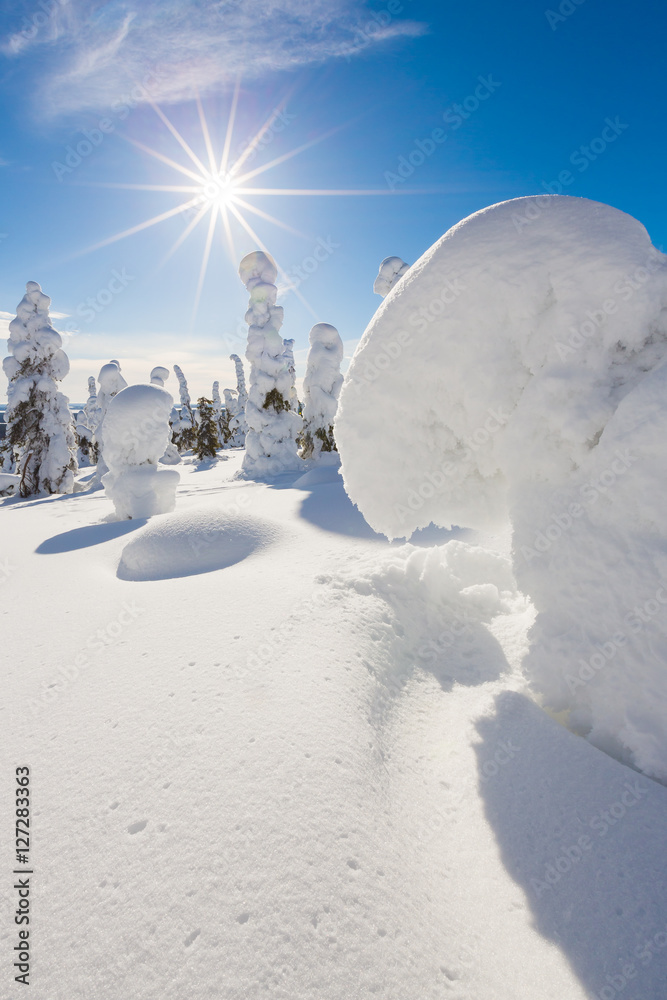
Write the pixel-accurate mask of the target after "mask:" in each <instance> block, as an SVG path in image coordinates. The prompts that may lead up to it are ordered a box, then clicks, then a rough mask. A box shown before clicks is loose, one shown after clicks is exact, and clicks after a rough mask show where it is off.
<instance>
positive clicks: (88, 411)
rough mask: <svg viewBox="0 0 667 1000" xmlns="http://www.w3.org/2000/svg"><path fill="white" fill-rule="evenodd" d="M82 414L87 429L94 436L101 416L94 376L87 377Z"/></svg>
mask: <svg viewBox="0 0 667 1000" xmlns="http://www.w3.org/2000/svg"><path fill="white" fill-rule="evenodd" d="M83 412H84V414H85V418H86V427H89V428H90V430H91V431H92V432H93V434H95V431H96V430H97V427H98V425H99V423H100V420H101V419H102V415H101V411H100V404H99V403H98V401H97V383H96V382H95V376H94V375H89V376H88V399H87V400H86V405H85V406H84V408H83Z"/></svg>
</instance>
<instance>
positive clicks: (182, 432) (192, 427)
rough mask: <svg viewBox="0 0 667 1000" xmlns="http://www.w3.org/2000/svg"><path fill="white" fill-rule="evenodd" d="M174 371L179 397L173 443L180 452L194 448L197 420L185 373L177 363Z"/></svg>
mask: <svg viewBox="0 0 667 1000" xmlns="http://www.w3.org/2000/svg"><path fill="white" fill-rule="evenodd" d="M174 372H175V374H176V378H177V379H178V390H179V394H180V397H181V412H180V420H179V423H178V425H177V426H176V427H175V429H174V444H175V445H176V446H177V448H178V450H179V451H181V452H183V451H190V449H191V448H194V445H195V440H196V438H197V420H196V418H195V414H194V411H193V409H192V402H191V400H190V392H189V389H188V383H187V382H186V380H185V375H184V374H183V372H182V370H181V369H180V368H179V366H178V365H174Z"/></svg>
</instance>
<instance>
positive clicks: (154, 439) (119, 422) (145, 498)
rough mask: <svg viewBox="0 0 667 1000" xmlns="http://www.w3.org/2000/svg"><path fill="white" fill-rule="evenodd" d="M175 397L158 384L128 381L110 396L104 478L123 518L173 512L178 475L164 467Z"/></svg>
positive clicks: (117, 511)
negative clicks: (125, 385) (126, 384)
mask: <svg viewBox="0 0 667 1000" xmlns="http://www.w3.org/2000/svg"><path fill="white" fill-rule="evenodd" d="M173 404H174V400H173V399H172V397H171V395H170V394H169V393H168V392H167V390H166V389H163V388H161V387H160V386H158V385H148V384H143V385H142V384H140V385H130V386H128V387H127V388H126V389H123V390H122V391H121V392H119V393H117V394H116V395H115V396H114V397H113V399H111V400H110V402H109V406H108V409H107V412H106V415H105V418H104V455H105V458H106V461H107V464H108V466H109V471H108V472H107V473H105V475H104V478H103V479H102V485H103V486H104V489H105V491H106V493H107V496H108V497H109V498H110V499H111V500H112V501H113V504H114V506H115V508H116V513H117V515H118V517H119V518H133V517H151V516H152V515H153V514H166V513H168V512H169V511H172V510H173V509H174V506H175V502H176V487H177V485H178V482H179V479H180V477H179V474H178V472H176V470H175V469H160V468H158V462H159V460H160V456H161V455H163V454H164V451H165V448H166V446H167V444H168V442H169V434H170V430H169V413H170V411H171V408H172V406H173Z"/></svg>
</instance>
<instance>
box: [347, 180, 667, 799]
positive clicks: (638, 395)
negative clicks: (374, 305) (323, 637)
mask: <svg viewBox="0 0 667 1000" xmlns="http://www.w3.org/2000/svg"><path fill="white" fill-rule="evenodd" d="M666 359H667V258H666V257H665V256H664V255H663V254H661V253H660V252H659V251H658V250H657V249H656V248H655V247H653V246H652V244H651V241H650V239H649V236H648V234H647V233H646V230H645V229H644V227H643V226H642V225H641V224H640V223H639V222H637V221H636V220H635V219H633V218H631V217H630V216H628V215H626V214H624V213H623V212H620V211H618V210H616V209H614V208H610V207H609V206H607V205H602V204H599V203H597V202H592V201H588V200H585V199H580V198H570V197H560V196H544V197H539V198H528V199H517V200H515V201H510V202H505V203H502V204H500V205H494V206H492V207H491V208H489V209H485V210H484V211H482V212H478V213H477V214H475V215H473V216H471V217H470V218H468V219H465V220H463V222H461V223H459V224H458V225H457V226H455V227H454V228H453V229H451V230H450V231H449V232H448V233H446V234H445V235H444V236H443V237H442V239H441V240H439V241H438V243H436V244H435V245H434V246H433V247H432V248H431V249H430V250H428V251H427V252H426V253H425V254H424V256H423V257H422V258H421V259H420V260H419V261H418V262H417V263H416V264H414V265H413V267H412V268H411V269H410V270H409V272H408V273H407V274H406V275H405V276H404V278H403V279H402V280H401V281H400V283H399V284H398V285H397V286H396V287H395V288H394V289H393V290H392V291H391V292H390V293H389V295H388V296H387V298H386V299H385V300H384V302H383V304H382V305H381V306H380V308H379V309H378V311H377V313H376V315H375V317H374V318H373V320H372V322H371V324H370V326H369V327H368V329H367V330H366V332H365V334H364V336H363V338H362V341H361V343H360V345H359V348H358V350H357V352H356V354H355V357H354V359H353V361H352V364H351V366H350V369H349V372H348V375H347V377H346V381H345V384H344V387H343V390H342V394H341V400H340V408H339V414H338V418H337V421H336V425H335V433H336V439H337V442H338V446H339V449H340V452H341V457H342V474H343V476H344V480H345V485H346V489H347V490H348V493H349V495H350V496H351V498H352V500H353V501H354V502H355V503H357V504H358V505H359V508H360V509H361V511H362V512H363V514H364V516H365V517H366V519H367V520H368V522H369V524H370V525H372V527H373V528H375V529H376V530H378V531H382V532H385V533H386V534H387V535H388V536H390V537H406V536H410V535H411V533H412V532H413V531H414V530H415V529H417V528H420V527H424V526H426V525H428V524H429V523H430V522H434V523H436V524H439V525H442V526H444V527H450V526H451V525H453V524H458V525H463V526H466V527H472V528H490V527H492V526H498V525H499V524H503V523H507V522H508V521H509V522H511V525H512V529H513V534H514V541H513V546H514V554H513V566H514V573H515V575H516V578H517V582H518V585H519V587H520V589H521V590H522V591H524V592H525V593H527V594H529V595H530V597H531V598H532V600H533V602H534V604H535V607H536V609H537V611H538V617H537V621H536V624H535V627H534V630H533V632H532V635H531V646H530V651H529V653H528V656H527V659H526V670H527V672H528V675H529V677H530V679H531V681H532V683H533V684H534V685H535V688H536V689H537V690H538V691H539V692H540V695H541V697H543V698H544V700H545V702H546V703H547V704H548V705H549V706H550V707H551V708H552V709H554V710H555V711H558V712H561V711H562V712H565V713H566V718H567V719H568V721H569V724H570V725H571V726H572V727H573V728H575V729H576V730H577V731H578V732H581V733H585V734H587V735H588V736H589V738H590V739H591V740H592V741H593V742H594V743H596V744H597V745H598V746H600V747H602V748H604V749H605V750H607V751H609V752H610V753H613V754H615V755H616V756H618V757H619V758H622V759H625V760H628V761H629V762H631V763H633V764H634V766H636V767H639V768H641V769H642V770H643V771H645V772H646V773H647V774H650V775H652V776H656V777H659V778H661V779H662V780H666V779H667V671H666V670H665V667H664V664H665V658H666V656H667V621H666V616H665V608H664V604H663V603H661V601H662V600H663V598H664V599H665V600H666V601H667V590H663V589H662V588H663V584H665V581H667V561H666V557H665V552H666V551H667V508H665V505H664V504H663V503H662V497H663V495H664V484H665V478H666V470H665V452H664V440H665V430H666V429H667V428H666V423H667V420H666V414H667V410H666V403H665V400H666V398H667V397H666V393H665V388H666V386H665V379H666V377H667V369H665V368H664V367H662V366H663V365H664V361H665V360H666ZM397 447H398V448H399V449H400V450H401V452H402V456H403V460H402V461H401V462H397V461H396V457H395V456H396V449H397ZM637 609H639V610H637Z"/></svg>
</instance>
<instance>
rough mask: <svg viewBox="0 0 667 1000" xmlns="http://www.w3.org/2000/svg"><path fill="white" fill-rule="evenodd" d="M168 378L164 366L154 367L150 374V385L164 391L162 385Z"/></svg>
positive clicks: (166, 369)
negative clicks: (159, 387)
mask: <svg viewBox="0 0 667 1000" xmlns="http://www.w3.org/2000/svg"><path fill="white" fill-rule="evenodd" d="M168 378H169V369H168V368H165V367H164V365H156V366H155V368H154V369H153V370H152V372H151V385H159V386H161V388H163V389H164V383H165V382H166V381H167V379H168Z"/></svg>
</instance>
